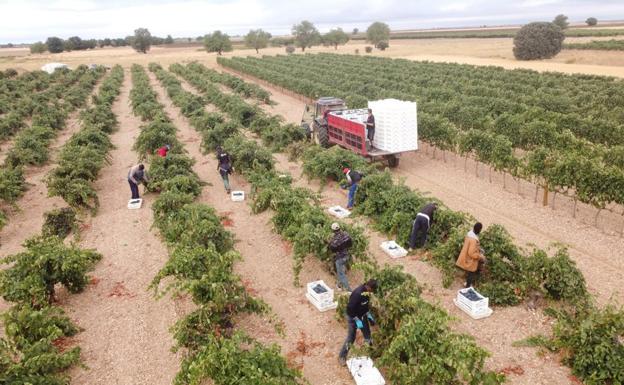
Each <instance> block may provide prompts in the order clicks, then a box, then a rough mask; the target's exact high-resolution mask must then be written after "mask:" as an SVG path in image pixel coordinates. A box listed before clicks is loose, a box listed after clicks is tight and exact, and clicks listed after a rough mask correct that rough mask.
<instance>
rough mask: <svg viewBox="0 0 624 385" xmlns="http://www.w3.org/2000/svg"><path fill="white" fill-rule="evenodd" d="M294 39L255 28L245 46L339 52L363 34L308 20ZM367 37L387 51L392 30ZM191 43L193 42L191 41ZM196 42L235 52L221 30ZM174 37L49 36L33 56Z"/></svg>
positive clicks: (381, 27) (380, 27) (144, 32)
mask: <svg viewBox="0 0 624 385" xmlns="http://www.w3.org/2000/svg"><path fill="white" fill-rule="evenodd" d="M291 33H292V37H273V36H272V35H271V34H270V33H269V32H266V31H264V30H262V29H252V30H250V31H249V32H248V33H247V34H246V35H245V36H244V39H243V40H244V44H245V46H246V47H248V48H253V49H255V50H256V52H257V53H258V52H259V51H260V49H263V48H267V47H268V46H269V45H271V46H273V47H286V50H287V52H294V50H295V47H296V48H301V51H305V49H306V48H311V47H313V46H316V45H324V46H333V47H334V48H335V49H338V46H339V45H344V44H347V42H349V40H350V39H351V36H354V35H357V34H358V33H359V29H358V28H354V29H353V31H352V32H351V34H349V33H347V32H345V31H343V29H342V28H334V29H332V30H330V31H329V32H327V33H325V34H321V33H320V32H319V31H318V29H317V28H316V27H315V26H314V24H312V23H311V22H310V21H308V20H304V21H302V22H301V23H298V24H295V25H293V27H292V29H291ZM366 38H367V40H368V41H369V42H371V43H372V44H373V45H374V46H375V48H378V49H381V50H384V49H386V48H388V46H389V41H390V27H389V26H388V25H387V24H385V23H382V22H375V23H373V24H371V25H370V26H369V27H368V29H367V30H366ZM188 40H189V41H191V40H192V39H190V38H189V39H188ZM195 41H198V42H203V44H204V47H205V49H206V51H207V52H217V53H218V54H219V55H221V54H222V53H223V52H228V51H231V50H232V49H233V46H232V41H231V40H230V36H229V35H228V34H226V33H223V32H221V31H218V30H217V31H214V32H212V33H210V34H206V35H204V36H198V37H197V38H195ZM173 43H174V40H173V38H172V37H171V35H167V37H166V38H162V37H157V36H152V35H151V33H150V32H149V30H148V29H147V28H137V29H136V30H135V31H134V35H130V36H126V37H125V38H116V39H111V38H106V39H82V38H80V37H79V36H72V37H70V38H68V39H66V40H64V39H61V38H60V37H56V36H52V37H49V38H48V39H47V40H46V41H45V42H42V41H39V42H36V43H33V44H31V46H30V52H31V53H44V52H46V51H48V52H50V53H60V52H68V51H80V50H87V49H94V48H96V47H97V48H102V47H107V46H111V47H124V46H131V47H133V48H134V49H135V50H136V51H137V52H141V53H147V51H149V49H150V47H151V46H152V45H162V44H173Z"/></svg>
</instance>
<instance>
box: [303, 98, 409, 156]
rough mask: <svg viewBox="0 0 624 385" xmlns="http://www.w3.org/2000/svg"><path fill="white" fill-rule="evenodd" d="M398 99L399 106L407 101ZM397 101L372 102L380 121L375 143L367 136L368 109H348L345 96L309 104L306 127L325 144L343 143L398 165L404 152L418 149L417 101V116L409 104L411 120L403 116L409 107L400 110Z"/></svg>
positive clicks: (316, 140) (342, 145)
mask: <svg viewBox="0 0 624 385" xmlns="http://www.w3.org/2000/svg"><path fill="white" fill-rule="evenodd" d="M395 102H397V103H398V105H399V106H402V104H401V103H405V102H400V101H395ZM397 103H394V104H392V103H390V102H388V103H386V101H379V102H370V103H369V106H370V107H371V109H372V112H373V115H374V116H375V123H376V133H375V139H374V140H373V143H372V146H371V145H370V143H369V142H368V141H367V135H366V119H367V117H368V109H366V108H365V109H351V110H350V109H347V107H346V105H345V103H344V101H343V100H342V99H338V98H320V99H318V100H317V101H316V102H315V103H314V105H313V106H306V111H305V112H304V115H303V119H302V126H303V128H304V129H305V130H306V133H307V134H308V136H309V137H310V138H312V139H313V140H314V141H315V142H316V143H318V144H319V145H321V146H323V147H327V146H329V145H333V144H335V145H339V146H341V147H343V148H346V149H348V150H351V151H353V152H355V153H356V154H360V155H361V156H363V157H366V158H369V159H371V160H379V159H382V160H384V161H387V162H388V165H389V166H390V167H396V166H398V165H399V157H400V155H401V154H402V153H404V152H409V151H415V150H417V148H418V139H417V127H416V108H415V103H414V111H413V117H412V116H411V115H412V114H411V110H410V109H409V107H410V106H408V110H407V116H408V118H409V119H406V118H404V117H402V116H403V115H406V113H405V111H404V110H405V108H402V109H398V110H397V109H396V108H395V107H393V106H394V105H395V104H397ZM376 106H377V108H376Z"/></svg>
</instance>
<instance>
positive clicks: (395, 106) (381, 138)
mask: <svg viewBox="0 0 624 385" xmlns="http://www.w3.org/2000/svg"><path fill="white" fill-rule="evenodd" d="M368 107H369V108H370V109H372V110H373V115H374V116H375V139H374V140H373V146H375V147H376V148H378V149H380V150H385V151H390V152H403V151H414V150H417V149H418V120H417V106H416V103H415V102H408V101H402V100H397V99H383V100H377V101H370V102H368Z"/></svg>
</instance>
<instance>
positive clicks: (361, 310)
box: [338, 279, 377, 365]
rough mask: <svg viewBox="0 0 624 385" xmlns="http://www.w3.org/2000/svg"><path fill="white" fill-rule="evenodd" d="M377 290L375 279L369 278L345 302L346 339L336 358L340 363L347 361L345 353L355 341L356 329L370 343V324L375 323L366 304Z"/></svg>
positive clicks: (371, 341) (371, 342)
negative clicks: (359, 330) (347, 301)
mask: <svg viewBox="0 0 624 385" xmlns="http://www.w3.org/2000/svg"><path fill="white" fill-rule="evenodd" d="M376 290H377V281H376V280H375V279H369V280H368V281H367V282H366V283H365V284H363V285H361V286H358V287H357V288H356V289H355V290H353V292H352V293H351V296H349V303H348V304H347V317H346V318H347V339H346V340H345V342H344V344H343V345H342V349H340V354H339V356H338V360H339V361H340V363H341V364H342V365H344V364H345V363H346V362H347V353H349V349H350V348H351V345H352V344H353V342H355V332H356V330H357V329H361V330H362V334H363V335H364V340H365V341H366V343H367V344H369V345H372V344H373V340H372V338H371V331H370V325H369V322H370V324H372V325H374V324H375V319H374V318H373V316H372V315H371V313H370V311H369V308H368V304H369V302H370V296H371V294H372V293H374V292H375V291H376Z"/></svg>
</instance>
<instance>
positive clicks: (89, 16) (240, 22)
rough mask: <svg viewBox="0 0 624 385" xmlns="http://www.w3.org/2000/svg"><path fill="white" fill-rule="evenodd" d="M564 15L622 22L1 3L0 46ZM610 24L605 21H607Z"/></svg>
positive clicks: (532, 13) (623, 11) (550, 0)
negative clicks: (304, 25) (137, 34)
mask: <svg viewBox="0 0 624 385" xmlns="http://www.w3.org/2000/svg"><path fill="white" fill-rule="evenodd" d="M558 14H565V15H567V16H568V17H569V21H570V22H571V23H579V24H580V23H583V22H584V21H585V20H586V19H587V18H588V17H596V18H597V19H598V20H599V26H600V22H601V21H603V22H618V21H622V20H624V1H621V0H602V1H600V2H599V3H598V2H595V1H593V0H517V1H513V2H501V1H496V0H438V1H437V2H435V4H433V5H432V4H431V3H430V2H426V1H424V0H411V1H410V2H402V1H400V0H317V1H316V2H314V3H313V4H309V3H301V4H299V3H297V2H291V1H289V0H205V1H200V0H178V1H176V2H173V1H170V0H151V1H150V2H147V1H145V0H136V1H133V2H132V3H130V4H129V3H126V2H122V1H120V0H108V1H102V0H51V1H46V2H43V1H39V0H3V1H2V2H1V3H0V15H1V16H0V24H2V26H3V27H2V30H0V34H1V35H0V44H8V43H12V44H18V45H19V44H32V43H34V42H37V41H43V42H45V40H46V39H47V38H48V37H51V36H56V37H60V38H62V39H67V38H69V37H71V36H79V37H80V38H82V39H104V38H123V37H126V36H130V35H133V33H134V30H135V29H136V28H139V27H144V28H147V29H149V31H150V32H151V33H152V35H154V36H159V37H166V36H167V35H171V36H172V37H174V38H188V37H191V38H195V37H197V36H203V35H205V34H207V33H211V32H212V31H214V30H221V31H222V32H224V33H227V34H228V35H230V36H236V35H245V34H246V33H247V32H248V31H249V30H250V29H257V28H262V29H263V30H265V31H267V32H269V33H271V34H273V35H276V36H280V35H287V34H289V33H290V29H291V27H292V25H293V24H296V23H298V22H300V21H302V20H309V21H311V22H312V23H314V25H315V26H316V27H317V28H318V30H319V31H320V32H327V31H328V30H330V29H332V28H338V27H341V28H343V30H345V31H346V32H351V31H352V30H353V29H354V28H358V29H359V30H360V31H365V30H366V28H367V27H368V26H369V25H370V24H371V23H372V22H374V21H382V22H385V23H387V24H388V25H389V26H390V28H391V29H392V30H395V31H399V30H435V29H461V28H479V27H481V26H483V25H485V26H487V27H489V28H495V27H505V26H509V27H513V26H518V25H523V24H526V23H528V22H532V21H552V20H553V19H554V17H555V16H556V15H558ZM607 20H608V21H607Z"/></svg>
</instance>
